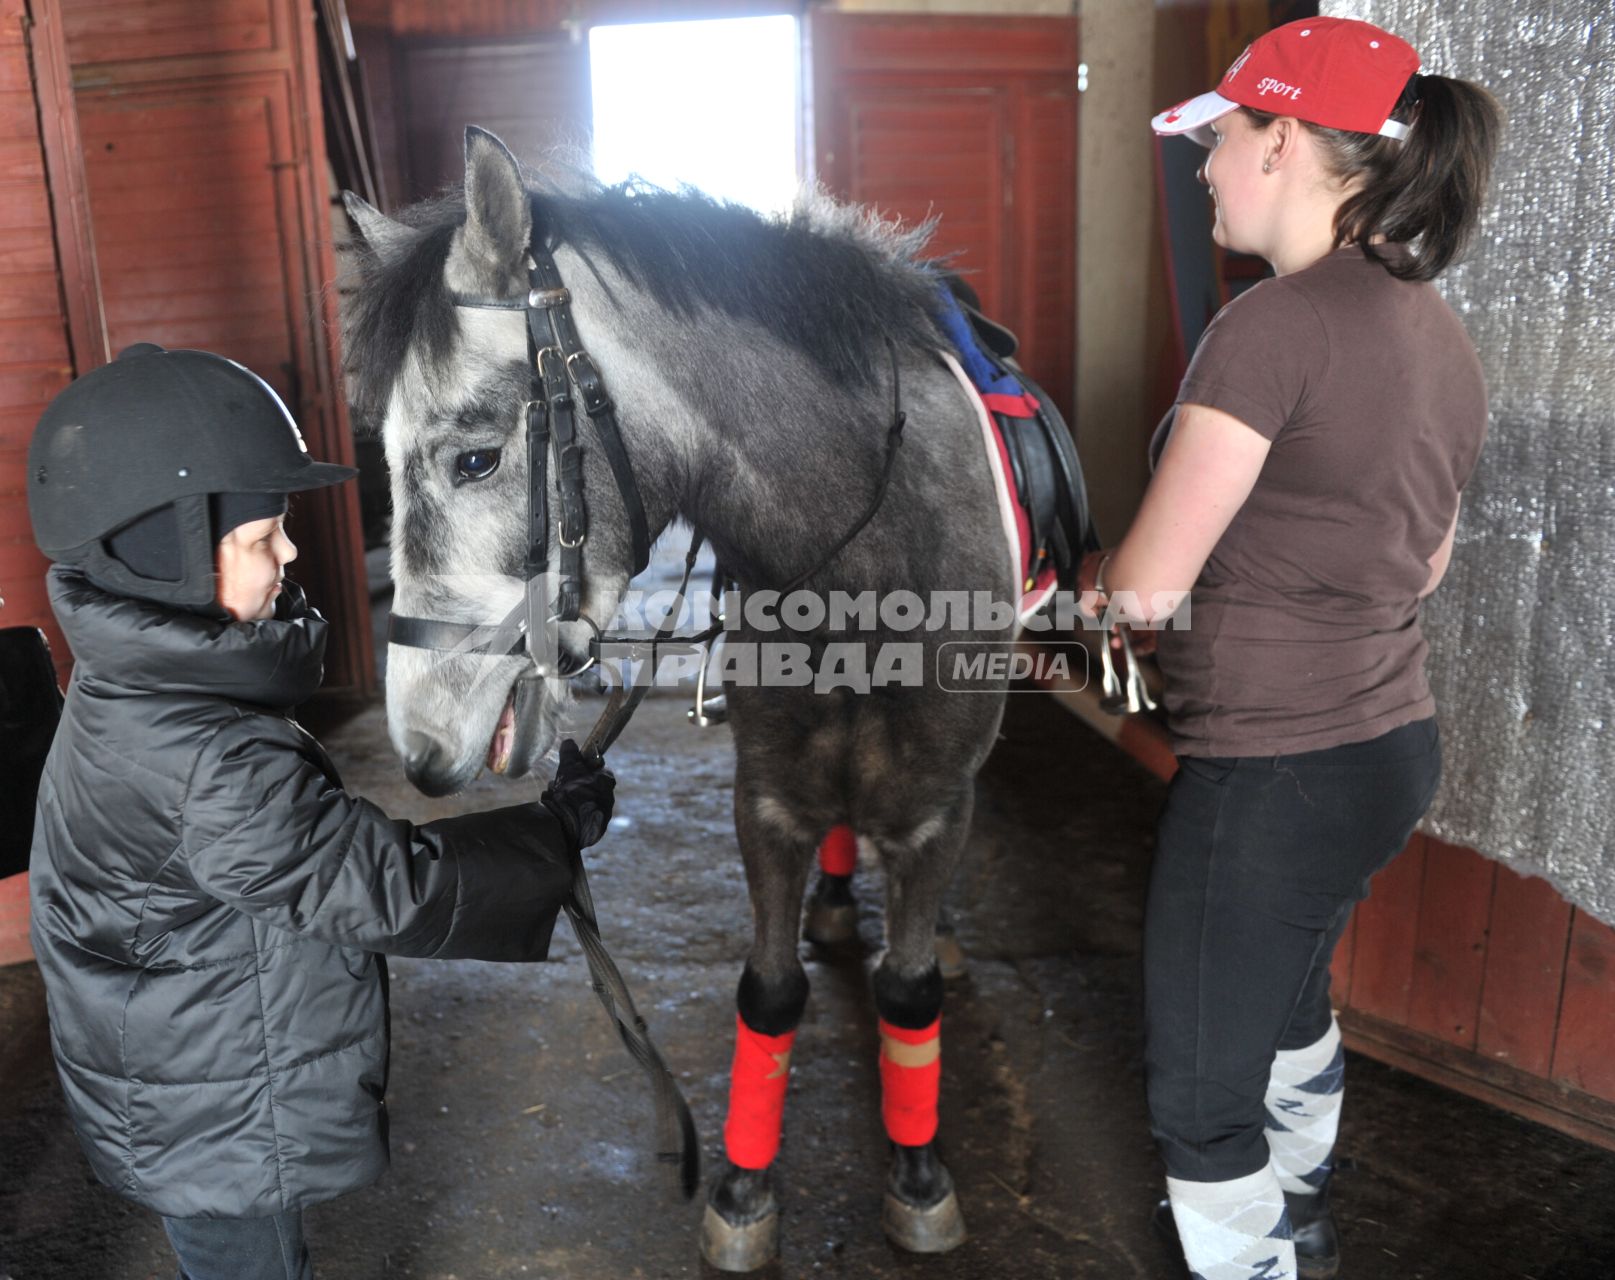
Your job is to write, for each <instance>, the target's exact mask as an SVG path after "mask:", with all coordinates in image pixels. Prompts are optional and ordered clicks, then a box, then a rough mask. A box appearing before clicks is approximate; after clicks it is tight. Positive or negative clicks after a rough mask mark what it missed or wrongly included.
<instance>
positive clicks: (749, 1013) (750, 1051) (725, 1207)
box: [701, 777, 818, 1271]
mask: <svg viewBox="0 0 1615 1280" xmlns="http://www.w3.org/2000/svg"><path fill="white" fill-rule="evenodd" d="M735 831H736V834H737V835H738V836H739V839H740V854H741V858H742V860H743V861H744V863H745V867H746V887H747V889H748V890H749V892H750V894H751V905H752V915H753V923H754V927H755V931H756V932H755V937H754V939H753V942H752V950H751V955H750V957H749V958H748V959H747V961H746V968H745V970H744V971H743V972H742V973H741V975H740V990H739V993H738V995H737V998H736V1005H737V1015H738V1016H737V1017H736V1019H735V1056H734V1064H733V1066H732V1068H731V1071H730V1077H729V1115H728V1119H727V1121H726V1122H725V1124H724V1131H723V1136H724V1152H725V1154H726V1155H727V1156H728V1164H727V1166H726V1167H725V1168H724V1170H723V1171H722V1172H721V1173H720V1174H719V1175H718V1176H717V1177H716V1178H715V1179H714V1180H713V1182H712V1186H711V1188H710V1190H709V1192H708V1195H707V1210H706V1214H705V1216H704V1217H703V1219H702V1222H701V1255H702V1257H704V1258H705V1259H706V1260H707V1261H708V1262H709V1263H711V1264H712V1265H713V1266H714V1267H716V1268H718V1269H719V1270H720V1271H754V1270H756V1269H757V1268H758V1267H762V1266H765V1265H767V1264H768V1263H769V1262H772V1261H773V1259H774V1257H775V1256H776V1254H777V1253H778V1252H779V1204H778V1202H777V1201H776V1200H775V1198H774V1192H773V1188H772V1187H771V1186H770V1185H769V1169H770V1167H771V1166H772V1165H773V1163H774V1157H775V1155H776V1154H777V1153H778V1151H779V1140H780V1129H781V1126H782V1122H783V1119H784V1111H785V1090H786V1086H787V1084H788V1083H789V1081H790V1066H791V1050H792V1048H793V1045H794V1043H795V1040H796V1028H797V1025H798V1024H799V1023H800V1022H801V1021H802V1011H803V1009H804V1008H806V1006H807V997H808V979H807V973H806V972H805V971H804V970H803V968H802V965H801V962H800V961H799V960H798V959H797V955H796V944H797V938H798V936H799V931H800V928H801V919H802V896H803V893H804V891H805V890H806V887H807V877H808V870H809V868H810V867H811V866H812V864H813V854H814V851H815V849H816V848H817V847H818V841H817V839H816V838H815V835H816V833H811V832H808V831H806V830H804V829H801V828H798V827H797V826H795V824H794V823H793V822H792V821H791V820H790V819H789V818H788V817H787V816H786V811H785V810H784V808H783V807H782V806H780V805H779V803H778V801H776V800H774V799H773V798H772V797H767V796H764V795H762V794H761V793H759V792H758V791H757V790H756V789H755V788H754V787H751V786H748V785H747V784H746V782H745V781H744V779H743V778H740V777H737V778H736V781H735Z"/></svg>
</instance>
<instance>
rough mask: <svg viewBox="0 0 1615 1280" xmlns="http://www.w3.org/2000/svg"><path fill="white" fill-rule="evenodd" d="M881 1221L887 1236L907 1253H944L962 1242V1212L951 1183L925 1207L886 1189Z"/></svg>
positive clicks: (963, 1223) (963, 1232)
mask: <svg viewBox="0 0 1615 1280" xmlns="http://www.w3.org/2000/svg"><path fill="white" fill-rule="evenodd" d="M880 1224H881V1226H882V1227H884V1228H885V1229H886V1238H887V1239H888V1240H890V1241H891V1242H892V1243H893V1244H895V1245H896V1246H897V1247H898V1248H899V1249H907V1250H908V1251H909V1252H910V1253H947V1252H948V1251H949V1250H950V1249H957V1248H958V1247H959V1246H960V1245H962V1244H963V1243H964V1242H965V1218H964V1214H963V1213H961V1212H960V1211H959V1197H958V1195H957V1194H955V1192H954V1191H953V1189H952V1188H951V1187H950V1188H949V1190H948V1194H947V1195H945V1196H943V1197H942V1199H941V1200H939V1201H937V1202H936V1203H935V1204H934V1205H932V1206H931V1207H930V1208H928V1209H922V1208H919V1207H918V1206H916V1205H912V1204H907V1203H905V1202H904V1201H902V1200H899V1199H898V1198H897V1197H896V1196H895V1195H893V1194H892V1193H891V1192H890V1191H888V1192H887V1193H886V1205H885V1208H884V1209H883V1211H882V1212H881V1216H880Z"/></svg>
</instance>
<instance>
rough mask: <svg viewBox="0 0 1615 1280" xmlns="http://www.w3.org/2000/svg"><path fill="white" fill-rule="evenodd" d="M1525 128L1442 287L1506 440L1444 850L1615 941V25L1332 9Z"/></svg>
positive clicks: (1570, 0) (1523, 11) (1499, 437)
mask: <svg viewBox="0 0 1615 1280" xmlns="http://www.w3.org/2000/svg"><path fill="white" fill-rule="evenodd" d="M1322 9H1323V12H1324V13H1325V14H1327V15H1330V16H1334V17H1350V18H1362V19H1365V20H1367V21H1369V22H1373V23H1376V24H1378V25H1379V26H1382V27H1385V28H1386V29H1388V30H1390V31H1394V32H1395V33H1396V34H1397V35H1399V36H1402V37H1403V38H1404V39H1406V40H1408V41H1409V42H1411V43H1412V44H1413V46H1414V47H1415V48H1416V49H1418V51H1419V53H1420V55H1421V56H1422V58H1423V60H1424V70H1425V72H1426V73H1429V74H1434V75H1445V76H1454V77H1458V78H1461V79H1467V80H1475V81H1478V82H1479V83H1481V84H1484V85H1485V86H1486V87H1487V88H1489V89H1490V90H1491V91H1492V92H1493V93H1494V94H1495V95H1496V96H1497V97H1498V98H1499V100H1500V101H1501V102H1502V104H1503V107H1504V110H1505V111H1506V112H1507V114H1508V123H1507V128H1506V133H1505V135H1504V140H1503V145H1502V150H1501V153H1500V156H1499V163H1498V165H1497V169H1496V171H1495V175H1494V178H1493V184H1492V196H1491V202H1490V208H1489V210H1488V212H1487V215H1486V218H1485V221H1484V224H1483V226H1482V230H1481V233H1480V235H1479V237H1478V240H1477V242H1476V244H1475V245H1474V246H1473V247H1472V248H1471V250H1470V252H1469V255H1468V258H1467V260H1466V261H1465V262H1463V263H1462V264H1461V265H1459V266H1457V267H1455V268H1453V269H1452V270H1451V271H1449V272H1448V274H1447V275H1446V276H1445V277H1444V278H1443V279H1442V280H1441V281H1440V282H1439V287H1440V288H1441V289H1442V291H1443V292H1444V293H1445V295H1446V297H1447V298H1448V300H1449V301H1450V302H1451V303H1452V305H1453V306H1454V307H1455V308H1456V309H1457V311H1458V314H1459V315H1460V316H1462V317H1463V320H1464V323H1465V324H1466V325H1467V326H1468V328H1469V332H1470V334H1471V336H1472V337H1473V338H1474V341H1475V345H1476V347H1477V348H1478V349H1479V351H1480V356H1481V360H1482V362H1483V364H1484V365H1485V369H1486V377H1487V381H1488V384H1489V386H1490V390H1491V412H1492V420H1491V430H1490V436H1489V439H1488V442H1487V445H1486V451H1485V453H1484V455H1483V456H1482V458H1481V462H1480V467H1479V470H1478V472H1477V474H1476V475H1475V477H1474V479H1473V480H1472V481H1471V483H1470V485H1469V488H1468V490H1467V491H1466V492H1465V494H1464V501H1463V509H1462V515H1461V518H1460V520H1459V525H1458V536H1457V545H1456V548H1455V550H1454V553H1453V560H1452V567H1451V569H1450V570H1449V571H1448V574H1447V578H1446V580H1445V581H1444V582H1443V583H1442V585H1441V588H1440V589H1439V590H1438V591H1437V592H1436V594H1435V595H1434V596H1433V597H1432V598H1431V599H1430V600H1428V601H1426V603H1425V606H1424V612H1423V626H1424V631H1425V635H1426V636H1427V637H1428V639H1429V643H1430V661H1429V674H1430V683H1431V686H1432V688H1433V690H1434V692H1435V697H1436V704H1437V710H1438V715H1439V718H1440V723H1441V728H1442V737H1443V744H1444V748H1445V781H1444V782H1443V784H1442V788H1441V793H1440V795H1439V796H1438V797H1437V799H1436V802H1435V805H1434V806H1433V808H1432V809H1431V811H1430V814H1429V817H1428V819H1427V820H1426V823H1425V827H1424V829H1425V830H1427V831H1428V832H1429V833H1430V834H1432V835H1434V836H1437V837H1439V838H1441V839H1443V840H1448V841H1451V842H1453V843H1455V844H1463V845H1468V846H1470V847H1471V848H1474V849H1477V850H1479V851H1480V852H1482V853H1485V854H1488V855H1490V856H1492V857H1494V858H1497V859H1499V860H1501V861H1503V862H1505V863H1507V864H1508V865H1509V866H1510V867H1512V868H1513V869H1514V870H1515V871H1518V872H1520V873H1522V874H1526V875H1536V876H1545V877H1546V878H1547V879H1548V880H1550V881H1551V882H1552V883H1553V884H1554V885H1555V886H1556V887H1557V888H1558V889H1559V891H1560V892H1561V893H1562V894H1564V896H1565V897H1566V898H1567V899H1569V900H1570V901H1571V902H1573V903H1575V904H1576V905H1578V906H1580V907H1583V908H1585V909H1586V910H1587V911H1589V912H1591V913H1592V914H1593V915H1595V916H1598V917H1600V918H1601V919H1603V920H1605V921H1607V922H1611V923H1615V843H1612V840H1611V833H1612V831H1615V795H1612V794H1611V788H1612V785H1615V734H1612V733H1611V725H1610V721H1611V719H1612V717H1615V705H1612V701H1615V700H1612V697H1611V667H1612V661H1611V647H1612V646H1611V637H1612V635H1615V606H1612V597H1611V587H1612V578H1615V572H1612V571H1615V6H1612V5H1611V4H1610V0H1475V2H1474V3H1469V4H1462V5H1454V4H1445V3H1437V2H1436V0H1351V2H1344V0H1324V3H1323V4H1322Z"/></svg>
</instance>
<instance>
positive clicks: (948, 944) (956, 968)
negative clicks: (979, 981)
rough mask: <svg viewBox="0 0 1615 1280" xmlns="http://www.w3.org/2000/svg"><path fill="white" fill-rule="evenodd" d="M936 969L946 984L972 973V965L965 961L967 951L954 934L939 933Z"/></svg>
mask: <svg viewBox="0 0 1615 1280" xmlns="http://www.w3.org/2000/svg"><path fill="white" fill-rule="evenodd" d="M936 967H937V971H938V972H939V973H940V974H941V975H942V980H943V981H944V982H953V981H955V980H956V979H959V978H962V977H964V976H965V974H967V973H969V972H970V964H969V962H968V961H967V960H966V959H965V949H964V948H963V947H961V946H960V945H959V939H958V938H956V937H955V936H954V935H953V933H952V932H948V933H943V932H942V931H941V930H938V931H937V935H936Z"/></svg>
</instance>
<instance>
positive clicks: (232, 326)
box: [56, 0, 375, 695]
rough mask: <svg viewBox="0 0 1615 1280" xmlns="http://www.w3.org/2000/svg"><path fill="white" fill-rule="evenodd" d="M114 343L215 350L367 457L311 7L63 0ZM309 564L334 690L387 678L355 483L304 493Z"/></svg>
mask: <svg viewBox="0 0 1615 1280" xmlns="http://www.w3.org/2000/svg"><path fill="white" fill-rule="evenodd" d="M56 4H57V5H58V6H59V8H60V10H61V13H62V19H63V31H64V34H65V40H66V48H67V59H68V61H69V63H70V64H71V66H72V74H73V83H74V90H75V95H74V96H75V103H76V108H77V116H78V121H79V127H80V132H81V135H82V140H83V168H84V172H85V176H86V182H87V187H88V192H89V204H90V210H91V218H92V221H93V223H94V225H95V228H96V253H97V257H98V260H99V282H100V292H101V296H102V299H103V301H104V307H105V321H106V329H107V333H108V336H109V338H110V342H111V348H112V350H114V351H116V350H118V349H120V348H122V347H124V346H127V345H129V344H130V343H133V342H158V343H161V344H162V345H164V346H168V347H198V348H202V349H204V350H209V351H217V352H219V353H220V354H221V355H226V356H229V357H230V358H231V359H234V360H239V361H241V362H242V363H243V364H245V365H246V366H247V367H248V368H250V369H252V370H253V371H254V372H255V373H258V374H259V375H261V376H262V377H263V378H264V380H265V381H267V382H268V383H269V384H270V385H271V386H272V387H274V388H275V390H276V391H277V392H279V393H280V395H281V397H282V398H283V399H284V400H285V401H286V403H287V405H288V406H289V407H290V408H291V410H292V412H293V414H294V415H296V417H297V419H298V422H299V424H300V425H301V427H302V431H303V435H304V437H305V438H306V439H307V441H308V446H309V450H310V452H311V453H313V454H314V455H315V456H317V457H320V458H323V459H326V460H329V461H333V462H344V463H350V464H351V463H352V461H353V440H352V436H351V433H350V430H349V427H348V418H347V406H346V402H345V397H344V395H343V393H342V384H341V379H340V376H339V373H338V370H339V367H340V361H339V355H338V351H337V335H336V317H335V303H334V298H333V296H332V291H331V290H330V288H329V286H330V284H331V282H332V280H333V279H334V277H335V274H336V268H335V262H334V258H333V252H332V245H331V232H330V215H329V209H330V192H329V190H328V187H327V181H326V168H327V165H326V159H325V144H324V134H323V126H322V122H321V115H320V99H319V85H318V79H317V66H318V60H317V57H316V54H315V48H314V28H313V22H314V11H313V8H312V7H311V6H309V5H308V4H306V3H304V2H303V0H138V2H132V0H56ZM290 528H291V532H292V536H293V538H294V540H296V541H297V542H298V543H299V546H300V551H301V554H300V557H299V563H298V566H297V569H296V576H297V578H298V579H299V581H301V582H302V583H303V584H304V585H305V586H306V587H307V588H308V590H309V595H310V598H311V599H312V600H314V601H315V602H316V604H317V605H318V606H319V608H320V609H321V610H322V612H324V613H325V614H326V616H327V617H329V618H331V620H332V623H333V626H332V631H331V641H330V645H329V647H328V649H327V656H326V685H325V687H326V689H327V690H338V691H343V692H348V693H352V694H361V695H362V694H367V693H370V692H373V691H374V689H375V670H374V658H373V656H372V655H373V649H372V645H371V641H370V615H369V598H368V590H367V587H366V584H365V580H364V569H363V547H362V538H361V535H360V529H359V513H358V498H357V488H356V486H354V485H343V486H340V487H339V488H336V489H326V490H319V491H316V492H313V493H309V494H304V495H299V496H297V497H294V498H293V505H292V517H291V522H290Z"/></svg>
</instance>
